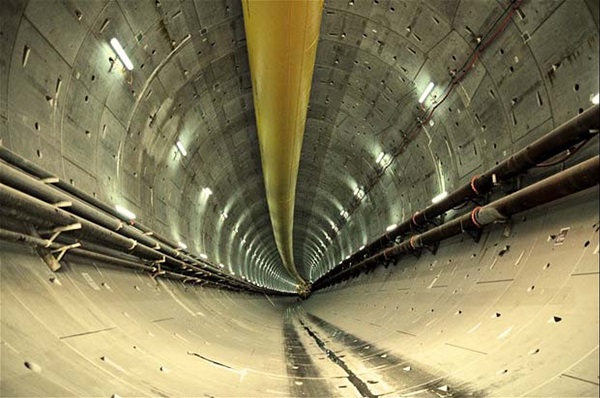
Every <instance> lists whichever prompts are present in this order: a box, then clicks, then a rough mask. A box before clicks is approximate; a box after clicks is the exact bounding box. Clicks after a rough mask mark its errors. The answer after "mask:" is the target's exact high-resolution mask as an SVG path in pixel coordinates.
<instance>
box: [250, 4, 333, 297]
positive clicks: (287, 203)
mask: <svg viewBox="0 0 600 398" xmlns="http://www.w3.org/2000/svg"><path fill="white" fill-rule="evenodd" d="M242 8H243V12H244V26H245V29H246V40H247V45H248V57H249V61H250V73H251V75H252V89H253V94H254V107H255V112H256V125H257V128H258V139H259V143H260V153H261V161H262V169H263V174H264V180H265V190H266V194H267V203H268V205H269V213H270V217H271V224H272V225H273V235H274V237H275V243H276V244H277V249H278V250H279V254H280V256H281V259H282V261H283V264H284V266H285V267H286V268H287V270H288V271H289V272H290V274H291V275H292V276H294V278H295V279H296V280H297V281H298V283H299V284H300V285H304V283H305V282H304V280H303V279H302V277H301V276H300V275H299V274H298V271H297V270H296V266H295V264H294V256H293V250H292V243H293V242H292V231H293V225H294V203H295V195H296V179H297V177H298V165H299V163H300V151H301V149H302V139H303V136H304V128H305V124H306V113H307V109H308V101H309V96H310V88H311V84H312V75H313V69H314V65H315V56H316V50H317V42H318V39H319V31H320V26H321V14H322V10H323V0H316V1H280V0H278V1H250V0H242Z"/></svg>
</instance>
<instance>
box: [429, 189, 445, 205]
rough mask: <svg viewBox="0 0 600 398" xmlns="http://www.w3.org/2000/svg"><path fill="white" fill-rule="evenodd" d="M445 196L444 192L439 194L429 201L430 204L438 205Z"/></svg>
mask: <svg viewBox="0 0 600 398" xmlns="http://www.w3.org/2000/svg"><path fill="white" fill-rule="evenodd" d="M446 196H448V192H446V191H444V192H442V193H441V194H439V195H437V196H436V197H434V198H433V199H431V203H440V202H441V201H442V200H443V199H444V198H445V197H446Z"/></svg>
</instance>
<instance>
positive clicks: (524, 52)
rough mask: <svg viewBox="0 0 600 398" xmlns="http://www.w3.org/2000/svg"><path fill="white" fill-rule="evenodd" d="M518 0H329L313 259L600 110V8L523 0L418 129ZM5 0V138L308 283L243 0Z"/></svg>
mask: <svg viewBox="0 0 600 398" xmlns="http://www.w3.org/2000/svg"><path fill="white" fill-rule="evenodd" d="M508 5H509V3H508V2H506V1H500V2H480V1H458V0H457V1H433V2H432V1H426V2H400V1H384V0H375V1H364V2H360V1H356V2H355V1H327V2H325V9H324V12H323V17H322V27H321V34H320V40H319V43H318V49H317V58H316V65H315V71H314V77H313V84H312V90H311V98H310V103H309V109H308V118H307V123H306V133H305V138H304V145H303V148H302V155H301V162H300V170H299V174H298V186H297V190H296V195H297V200H296V207H295V227H294V231H293V236H294V247H293V252H294V257H295V262H296V263H297V267H298V271H299V273H300V274H301V275H302V276H303V277H306V278H308V279H310V280H315V279H316V278H318V277H319V276H321V275H323V274H324V273H325V272H326V271H327V270H328V269H330V268H331V267H333V266H335V265H336V264H337V263H338V262H339V261H340V260H342V259H343V258H344V257H345V256H347V255H348V254H350V253H352V252H353V251H356V250H357V249H358V247H360V246H361V245H364V244H365V243H368V242H369V241H370V240H372V239H374V238H375V237H377V236H379V235H380V234H381V233H382V232H383V231H384V230H385V228H386V226H387V225H389V224H392V223H395V222H398V221H400V220H402V219H403V218H405V217H406V216H408V215H410V214H412V213H413V212H414V211H415V210H417V209H419V208H421V207H423V206H424V205H426V204H427V203H428V202H429V200H430V199H431V198H432V197H433V196H435V195H436V194H437V193H439V192H441V191H444V190H447V191H450V190H452V189H453V188H454V187H456V186H458V185H459V184H461V183H463V182H464V181H465V180H466V179H468V178H469V177H470V176H471V175H473V174H475V173H477V172H478V171H480V170H484V169H486V168H488V167H489V166H491V165H493V164H494V163H495V162H498V161H499V160H501V159H503V158H505V157H506V156H507V155H509V154H510V153H512V152H513V151H514V150H515V149H516V148H520V147H521V146H523V144H524V143H526V142H528V141H531V140H532V139H533V138H534V137H535V136H536V135H539V134H541V132H544V131H547V130H548V129H549V128H551V127H552V126H556V125H558V124H560V123H562V122H564V121H566V120H568V119H569V118H571V117H573V116H574V115H576V114H577V113H578V111H579V109H585V108H587V106H588V105H589V100H590V95H593V94H594V93H595V92H596V91H597V87H598V77H597V74H596V73H595V72H596V71H597V65H598V55H597V54H596V52H595V51H594V49H595V48H597V41H598V32H597V26H598V13H597V6H595V5H594V4H593V2H591V1H588V2H583V1H567V2H561V1H557V2H549V1H548V2H531V1H525V2H523V4H522V5H521V7H520V8H519V9H518V12H516V13H515V14H514V16H513V18H512V19H511V21H510V22H509V23H508V24H507V25H506V26H505V30H504V31H502V32H501V33H500V34H499V35H498V36H497V37H495V38H494V41H493V42H492V43H491V44H490V45H489V47H488V48H486V50H485V51H484V52H483V53H482V54H481V56H480V57H479V59H478V60H477V61H476V62H475V63H474V65H473V68H472V69H471V70H470V71H469V72H468V74H467V76H466V77H465V79H464V80H463V81H462V82H461V83H460V84H459V85H458V86H457V87H456V89H455V90H453V92H452V93H451V94H450V95H449V96H448V98H447V99H445V100H444V102H443V105H442V106H440V107H439V108H438V109H437V110H436V113H435V114H434V115H433V117H432V119H431V121H430V122H429V123H428V124H427V125H426V126H425V128H423V129H418V134H412V135H411V136H410V137H408V136H407V134H408V133H409V132H411V131H412V130H414V129H413V127H414V125H415V123H416V121H417V118H418V117H420V116H422V115H423V109H422V108H421V107H420V106H419V104H418V101H417V100H418V97H419V96H420V94H421V93H422V91H423V90H424V89H425V86H426V85H427V84H428V83H429V82H430V81H432V82H434V83H435V84H436V87H435V88H434V90H433V92H432V94H431V96H430V97H429V99H428V100H427V101H426V102H425V104H424V108H428V107H431V106H432V105H433V104H434V101H441V98H440V96H441V94H442V92H443V89H444V87H446V85H447V84H448V83H449V82H450V79H451V78H452V75H451V72H452V71H453V70H454V71H456V70H457V69H460V66H461V65H462V64H463V63H464V62H465V61H466V60H467V59H468V58H469V56H470V54H471V53H472V52H473V50H474V48H475V46H476V45H477V42H478V37H480V36H482V35H485V34H486V33H487V32H492V31H493V29H494V28H495V27H497V26H496V25H495V24H497V21H498V20H499V18H501V17H502V16H503V15H505V14H506V11H505V10H506V7H507V6H508ZM503 13H504V14H503ZM2 14H3V19H4V21H5V27H4V32H3V33H4V34H3V39H2V45H3V54H7V55H9V56H8V57H5V58H4V61H3V68H4V71H5V72H6V73H3V75H2V76H3V92H2V95H3V98H9V99H10V101H4V102H3V109H2V112H3V114H4V117H5V120H8V121H9V123H4V124H3V126H4V127H3V129H2V139H3V144H4V145H7V146H8V147H9V148H11V149H13V150H15V151H16V152H18V153H20V154H22V155H24V156H26V157H28V158H30V159H35V160H36V162H39V163H40V164H41V165H43V166H44V167H46V168H48V169H49V170H50V171H53V172H55V173H57V174H58V175H59V176H61V177H63V178H66V179H68V180H70V181H72V183H73V184H75V185H76V186H78V187H80V188H81V189H83V190H84V191H87V192H89V193H91V194H93V195H95V196H97V197H98V198H99V199H101V200H103V201H106V202H108V203H112V204H123V205H125V206H126V207H128V208H130V209H131V210H133V211H134V212H135V213H136V214H138V217H139V218H140V219H142V220H143V221H144V222H146V223H147V224H149V225H150V226H152V227H154V228H156V229H157V230H159V231H162V232H164V234H165V235H167V236H170V237H173V238H174V239H176V240H181V241H184V242H186V243H187V244H188V246H190V247H192V248H193V249H194V250H195V251H196V252H198V253H205V254H207V255H208V256H209V258H210V259H211V261H213V262H215V263H222V264H224V265H225V266H226V267H228V269H229V270H230V271H231V272H233V273H235V274H236V275H239V276H240V277H241V276H244V277H247V278H249V279H250V280H251V281H254V282H257V281H259V280H260V281H262V282H261V283H265V284H267V285H269V286H271V287H274V288H276V289H281V290H288V291H291V290H293V289H294V285H295V282H294V281H293V279H292V278H291V277H290V275H288V273H287V272H286V270H285V269H284V268H283V267H282V264H281V261H280V259H279V258H278V257H277V256H276V251H277V250H276V247H275V243H274V240H273V235H272V232H270V231H271V224H270V222H268V207H267V205H266V202H265V191H264V186H263V184H262V180H263V178H262V172H261V165H260V156H259V150H258V143H257V137H256V125H255V119H254V107H253V100H252V85H251V78H250V71H249V67H248V57H247V51H246V42H245V37H244V23H243V17H242V10H241V5H240V3H239V2H236V1H223V2H221V1H213V2H208V1H202V2H191V1H185V2H172V1H155V2H140V1H91V2H87V1H86V2H72V3H55V2H37V1H31V2H21V1H10V2H6V5H5V6H3V12H2ZM566 21H568V23H567V22H566ZM65 25H68V26H69V29H61V28H60V27H61V26H65ZM113 37H116V38H118V39H119V40H120V41H121V43H122V44H123V47H124V48H125V50H126V52H127V53H128V54H129V56H130V58H131V59H132V62H133V64H134V69H133V71H127V70H126V69H125V68H124V67H123V65H122V64H121V62H120V60H119V59H118V57H117V56H116V54H115V53H114V51H113V49H112V48H111V47H110V45H109V40H110V39H111V38H113ZM590 66H595V67H596V69H594V67H590ZM25 104H27V106H25ZM532 109H535V112H533V113H531V110H532ZM24 137H28V138H27V139H24ZM177 141H180V142H181V143H182V145H183V146H184V148H185V149H186V152H187V156H185V157H184V156H182V154H181V153H180V152H179V151H178V150H177V148H176V146H175V144H176V142H177ZM380 154H384V160H383V161H380V162H379V164H378V162H377V160H378V158H379V157H380ZM382 156H383V155H382ZM207 189H208V190H209V191H207ZM359 191H360V192H361V194H358V195H357V192H359ZM207 192H210V194H208V193H207ZM362 192H366V195H362ZM346 213H347V214H346ZM242 241H243V242H244V243H242ZM323 246H324V247H323ZM266 267H270V268H269V269H270V270H269V271H267V268H266Z"/></svg>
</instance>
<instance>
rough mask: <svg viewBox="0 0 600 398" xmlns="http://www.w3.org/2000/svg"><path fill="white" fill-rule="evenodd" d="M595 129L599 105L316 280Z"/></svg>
mask: <svg viewBox="0 0 600 398" xmlns="http://www.w3.org/2000/svg"><path fill="white" fill-rule="evenodd" d="M599 128H600V105H598V104H596V105H593V106H591V107H590V108H588V109H587V110H586V111H584V112H583V113H581V114H579V115H577V116H575V117H574V118H572V119H570V120H569V121H567V122H565V123H563V124H562V125H560V126H559V127H557V128H555V129H553V130H552V131H550V132H549V133H548V134H546V135H544V136H543V137H541V138H539V139H538V140H536V141H535V142H533V143H531V144H530V145H528V146H527V147H525V148H523V149H521V150H520V151H518V152H516V153H515V154H513V155H512V156H510V157H508V158H507V159H505V160H504V161H502V162H501V163H500V164H498V165H496V166H495V167H492V168H491V169H489V170H487V171H486V172H485V173H483V174H481V175H475V176H473V178H472V179H471V181H470V182H469V183H467V184H464V185H463V186H461V187H460V188H458V189H456V190H454V191H453V192H451V193H450V194H448V196H447V197H446V198H444V199H443V200H442V201H440V202H439V203H435V204H432V205H430V206H428V207H427V208H425V209H424V210H421V211H418V212H416V213H415V214H414V215H413V216H412V217H411V218H410V219H407V220H405V221H404V222H402V223H401V224H399V225H398V226H397V227H396V228H394V229H393V230H391V231H389V232H387V233H385V234H384V235H382V236H380V237H379V238H377V239H376V240H374V241H373V242H371V243H369V244H368V245H366V246H365V248H364V249H362V250H359V251H357V252H356V253H354V254H353V255H352V256H350V258H349V259H347V260H344V261H342V262H341V263H340V264H338V266H336V267H334V268H333V269H332V270H330V271H329V272H328V273H327V274H325V275H323V276H322V277H321V278H319V279H323V278H325V277H329V276H331V275H333V274H335V273H337V272H339V271H343V270H344V269H345V268H347V267H349V266H351V264H353V263H355V262H356V261H357V260H362V259H364V257H365V256H370V255H371V254H372V253H374V252H377V251H378V250H380V249H381V248H383V247H384V246H386V245H387V244H389V242H392V241H394V240H395V239H396V238H398V237H400V236H402V235H404V234H407V233H408V232H410V231H411V230H414V229H415V228H416V227H419V226H425V225H427V223H428V221H431V220H434V219H435V218H436V217H438V216H440V215H442V214H444V213H445V212H447V211H448V210H450V209H452V208H454V207H456V206H458V205H460V204H462V203H464V202H465V201H466V200H467V199H469V198H471V197H476V196H479V195H483V194H486V193H488V192H489V191H490V190H491V189H492V188H493V187H494V185H495V183H500V182H503V181H508V180H509V179H511V178H513V177H514V176H516V175H518V174H520V173H523V172H525V171H527V170H529V169H530V168H532V167H534V166H536V165H538V164H539V163H541V162H542V161H544V160H546V159H549V158H551V157H553V156H556V155H557V154H559V153H560V152H562V151H565V150H567V149H569V148H570V147H572V146H573V145H576V144H578V143H580V142H582V141H585V140H588V139H590V138H592V137H594V136H596V135H597V134H598V129H599Z"/></svg>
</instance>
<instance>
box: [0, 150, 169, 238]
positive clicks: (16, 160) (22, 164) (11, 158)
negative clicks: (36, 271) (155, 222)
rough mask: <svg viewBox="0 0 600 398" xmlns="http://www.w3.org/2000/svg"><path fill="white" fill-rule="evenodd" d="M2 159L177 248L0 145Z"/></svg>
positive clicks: (158, 235) (0, 157) (146, 228)
mask: <svg viewBox="0 0 600 398" xmlns="http://www.w3.org/2000/svg"><path fill="white" fill-rule="evenodd" d="M0 159H2V160H4V161H5V162H6V163H8V164H11V165H13V166H15V167H17V168H18V169H21V170H23V171H25V172H26V173H28V174H30V175H32V176H34V177H37V178H39V179H48V178H52V179H56V181H55V182H53V183H52V185H53V186H55V187H57V188H59V189H61V190H62V191H64V192H66V193H68V194H70V195H72V196H74V197H76V198H78V199H80V200H82V201H83V202H85V203H87V204H89V205H91V206H94V207H96V208H98V209H100V210H102V211H104V212H105V213H108V214H110V215H112V216H114V217H116V218H118V219H120V220H123V221H128V222H131V225H132V226H135V227H136V228H138V229H139V230H141V231H142V232H144V233H152V236H153V237H154V238H156V239H157V240H159V241H161V242H162V243H163V244H166V245H168V246H171V247H177V243H175V242H173V241H172V240H170V239H168V238H165V237H164V236H162V235H160V234H158V233H156V232H153V231H152V230H151V229H150V228H148V227H146V226H145V225H143V224H141V223H140V222H138V221H135V220H133V221H130V220H124V219H123V216H122V215H121V214H119V213H118V212H117V211H116V209H114V208H113V207H111V206H108V205H107V204H106V203H104V202H102V201H100V200H98V199H96V198H95V197H93V196H91V195H88V194H87V193H86V192H84V191H82V190H80V189H79V188H77V187H75V186H74V185H71V184H69V183H67V182H66V181H63V180H61V179H59V178H58V177H56V175H54V174H52V173H50V172H49V171H48V170H46V169H44V168H43V167H41V166H39V165H37V164H35V163H33V162H31V161H30V160H27V159H25V158H24V157H22V156H20V155H18V154H16V153H15V152H13V151H11V150H9V149H8V148H6V147H4V146H2V145H0Z"/></svg>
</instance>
